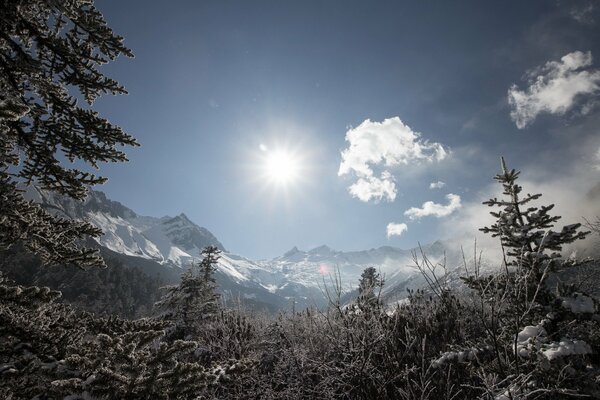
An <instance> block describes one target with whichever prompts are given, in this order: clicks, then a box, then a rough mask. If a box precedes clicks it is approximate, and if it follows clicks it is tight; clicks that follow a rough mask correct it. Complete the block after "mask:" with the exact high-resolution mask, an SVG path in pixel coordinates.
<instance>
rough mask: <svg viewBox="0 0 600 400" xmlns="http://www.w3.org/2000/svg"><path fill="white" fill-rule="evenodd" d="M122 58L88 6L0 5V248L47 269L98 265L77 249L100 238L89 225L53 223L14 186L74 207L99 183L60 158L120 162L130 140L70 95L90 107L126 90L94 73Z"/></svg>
mask: <svg viewBox="0 0 600 400" xmlns="http://www.w3.org/2000/svg"><path fill="white" fill-rule="evenodd" d="M119 55H125V56H132V54H131V51H130V50H129V49H128V48H126V47H125V46H124V45H123V38H121V37H120V36H117V35H115V34H114V33H113V32H112V30H111V29H110V28H109V27H108V26H107V25H106V22H105V21H104V18H103V17H102V15H101V14H100V12H99V11H98V10H96V8H95V7H94V5H93V3H92V1H90V0H70V1H66V2H58V1H45V0H27V1H22V0H6V1H3V3H2V7H0V143H1V145H0V215H1V216H2V217H1V218H0V248H7V247H9V246H11V245H13V244H15V243H17V242H20V243H23V244H24V245H25V246H26V247H27V248H28V249H29V250H32V251H33V252H35V253H37V254H39V255H40V256H41V257H42V258H43V260H44V262H45V263H47V264H55V263H63V264H68V263H75V264H78V265H103V262H102V259H101V258H100V257H99V256H98V254H97V252H96V251H95V250H92V249H85V248H81V247H80V240H81V239H82V238H84V237H86V236H88V235H90V236H98V235H100V233H101V232H100V230H98V229H97V228H95V227H93V226H91V225H90V224H88V223H85V222H81V221H71V220H66V219H62V218H58V217H55V216H52V215H50V214H49V213H48V212H47V211H45V210H43V209H42V208H41V207H40V206H39V205H37V204H34V203H32V202H27V201H25V200H24V199H23V197H22V194H21V192H20V191H19V190H18V188H17V187H18V184H19V183H26V184H30V183H32V182H37V183H38V184H39V185H40V186H41V187H42V188H43V189H47V190H53V191H57V192H59V193H61V194H64V195H67V196H70V197H73V198H75V199H78V200H82V199H83V198H85V196H86V193H87V186H89V185H95V184H98V183H102V182H104V181H105V180H106V179H105V178H103V177H99V176H96V175H94V174H92V173H89V172H85V171H81V170H78V169H74V168H67V167H65V166H64V165H63V164H62V163H61V161H60V160H61V159H62V158H66V159H67V160H69V161H71V162H73V161H83V162H84V163H87V164H88V165H89V166H92V167H94V168H97V167H98V164H99V163H100V162H114V161H126V157H125V154H124V153H123V152H122V151H121V150H119V149H118V147H119V146H122V145H132V146H133V145H137V142H136V141H135V140H134V139H133V138H132V137H131V136H129V135H127V134H126V133H124V132H123V131H122V130H121V129H120V128H119V127H117V126H114V125H112V124H111V123H110V122H108V121H107V120H106V119H104V118H102V117H100V116H99V115H98V113H97V112H95V111H93V110H91V109H89V107H82V106H79V104H78V100H77V98H76V97H75V96H76V94H77V93H78V94H80V95H81V96H83V98H84V100H85V101H86V102H87V103H88V105H91V104H92V102H93V101H94V100H95V99H96V98H97V97H98V96H100V95H102V94H105V93H110V94H121V93H126V92H125V89H124V88H123V87H122V86H121V85H119V84H118V83H117V82H116V81H114V80H113V79H111V78H108V77H106V76H104V75H103V74H102V73H100V71H99V70H98V67H99V66H100V65H102V64H106V63H107V62H109V61H112V60H114V59H116V58H117V57H118V56H119Z"/></svg>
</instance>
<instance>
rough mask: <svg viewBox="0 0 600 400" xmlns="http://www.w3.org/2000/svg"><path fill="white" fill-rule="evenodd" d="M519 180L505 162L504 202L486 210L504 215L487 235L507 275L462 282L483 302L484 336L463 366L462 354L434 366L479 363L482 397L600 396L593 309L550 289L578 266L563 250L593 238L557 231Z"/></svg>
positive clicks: (501, 178)
mask: <svg viewBox="0 0 600 400" xmlns="http://www.w3.org/2000/svg"><path fill="white" fill-rule="evenodd" d="M518 176H519V172H517V171H515V170H509V169H508V168H507V167H506V163H505V162H504V159H502V171H501V173H500V174H498V175H497V176H496V177H495V179H496V180H497V181H498V182H500V183H501V184H502V186H503V188H504V192H503V194H504V196H505V198H504V199H497V198H493V199H490V200H489V201H486V202H485V203H484V204H486V205H488V206H490V207H498V208H500V210H499V211H493V212H491V214H492V215H493V216H494V217H495V218H496V222H495V223H494V224H493V225H491V226H490V227H484V228H482V229H481V230H482V231H483V232H485V233H491V234H492V236H494V237H498V238H499V239H500V243H501V245H502V247H503V249H504V253H505V259H504V262H503V264H504V268H503V270H502V271H501V272H499V273H497V274H492V275H488V276H481V275H479V274H477V273H476V274H475V275H474V276H469V277H466V278H463V279H464V281H465V282H466V284H467V285H468V286H469V287H470V288H471V289H473V290H474V291H475V292H476V293H477V295H478V297H479V298H480V300H481V302H480V306H479V307H478V308H476V309H475V310H474V314H475V315H476V316H477V317H478V319H479V321H480V323H481V326H482V327H483V328H484V332H485V335H484V337H483V338H482V340H481V341H480V342H479V343H478V344H477V345H476V346H475V347H473V348H470V349H464V350H463V351H462V352H461V354H463V357H462V358H461V357H456V355H457V354H459V353H457V352H448V353H445V354H444V355H442V356H441V357H440V358H439V359H438V360H436V361H435V362H434V364H436V365H438V366H439V365H440V364H444V363H445V362H446V361H447V360H451V359H454V360H456V359H469V360H475V359H476V360H477V361H476V362H475V363H474V364H475V365H473V370H472V373H473V375H474V376H475V375H479V376H480V377H481V380H480V384H482V390H483V391H484V393H485V395H484V396H487V395H488V394H489V395H491V396H492V397H493V396H494V395H495V396H497V397H496V398H506V399H509V398H528V396H529V394H532V395H533V394H536V396H537V397H536V398H544V399H556V398H570V396H573V395H579V394H581V395H584V394H585V395H586V396H589V395H592V397H593V396H596V395H598V394H599V393H600V392H599V391H598V390H599V386H598V384H597V383H595V376H596V375H597V374H598V371H599V369H598V367H599V366H598V364H597V363H594V362H591V359H589V358H588V355H589V354H591V353H596V352H597V351H598V346H599V345H600V341H599V340H598V335H599V334H600V324H599V323H598V318H597V316H594V314H595V313H596V306H595V302H594V300H593V299H592V298H590V297H588V296H585V295H584V294H581V293H573V292H572V291H571V292H570V293H565V292H563V291H561V290H560V288H559V290H558V293H557V292H556V291H554V290H553V289H551V288H550V287H549V285H548V284H547V278H548V276H549V275H550V274H552V273H553V272H555V271H558V270H561V269H563V268H567V267H571V266H573V265H574V264H575V262H574V261H573V260H566V261H565V260H563V259H561V254H560V252H561V250H563V246H564V245H566V244H569V243H572V242H574V241H575V240H578V239H583V238H584V237H585V236H586V235H587V234H588V233H589V232H581V231H579V228H580V226H581V224H572V225H567V226H565V227H563V228H562V229H561V230H560V231H558V232H556V231H553V230H552V228H553V226H554V224H555V223H556V222H557V221H558V220H559V219H560V217H559V216H551V215H550V214H549V211H550V210H552V208H553V207H554V205H548V206H539V207H537V206H534V205H532V204H531V202H532V201H534V200H537V199H539V198H540V197H541V195H540V194H535V195H531V194H527V195H525V196H522V194H521V192H522V188H521V186H519V185H518V184H517V183H516V181H517V178H518ZM561 292H562V293H561ZM583 327H585V328H584V329H582V328H583ZM486 354H487V355H486ZM483 360H486V361H485V362H482V361H483ZM440 362H441V363H440ZM477 364H479V365H477ZM566 368H568V371H566ZM490 378H493V379H490ZM584 397H585V396H584Z"/></svg>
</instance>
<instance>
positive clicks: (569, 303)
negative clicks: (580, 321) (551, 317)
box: [562, 293, 596, 314]
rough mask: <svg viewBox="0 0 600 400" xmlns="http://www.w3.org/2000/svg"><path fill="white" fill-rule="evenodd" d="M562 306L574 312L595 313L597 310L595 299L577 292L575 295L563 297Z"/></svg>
mask: <svg viewBox="0 0 600 400" xmlns="http://www.w3.org/2000/svg"><path fill="white" fill-rule="evenodd" d="M562 299H563V301H562V306H563V307H564V308H566V309H568V310H569V311H571V312H572V313H576V314H580V313H593V312H595V311H596V307H595V305H594V299H592V298H591V297H589V296H586V295H584V294H581V293H575V294H574V297H563V298H562Z"/></svg>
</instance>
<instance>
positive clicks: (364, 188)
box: [348, 171, 397, 202]
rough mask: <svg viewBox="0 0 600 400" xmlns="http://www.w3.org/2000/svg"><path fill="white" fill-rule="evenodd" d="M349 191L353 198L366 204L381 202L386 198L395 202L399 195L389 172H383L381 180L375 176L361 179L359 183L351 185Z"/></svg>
mask: <svg viewBox="0 0 600 400" xmlns="http://www.w3.org/2000/svg"><path fill="white" fill-rule="evenodd" d="M348 191H349V192H350V194H352V196H354V197H356V198H358V199H359V200H361V201H364V202H367V201H369V200H371V199H374V200H375V201H380V200H382V199H385V198H387V200H389V201H394V199H395V198H396V194H397V191H396V184H395V183H394V177H393V176H392V175H391V174H390V173H389V172H388V171H383V173H382V174H381V179H379V178H377V177H375V176H369V177H366V178H359V179H358V181H356V182H355V183H353V184H352V185H350V187H349V188H348Z"/></svg>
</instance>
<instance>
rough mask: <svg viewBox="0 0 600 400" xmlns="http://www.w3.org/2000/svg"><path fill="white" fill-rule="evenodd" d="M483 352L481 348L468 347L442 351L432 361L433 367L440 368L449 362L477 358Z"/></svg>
mask: <svg viewBox="0 0 600 400" xmlns="http://www.w3.org/2000/svg"><path fill="white" fill-rule="evenodd" d="M480 352H481V350H479V349H466V350H462V351H447V352H445V353H442V354H441V355H440V356H439V357H438V358H437V359H436V360H434V361H433V362H432V363H431V366H432V367H433V368H439V367H441V366H443V365H444V364H446V363H449V362H451V363H452V362H465V361H471V360H475V359H476V358H477V355H478V354H479V353H480Z"/></svg>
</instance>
